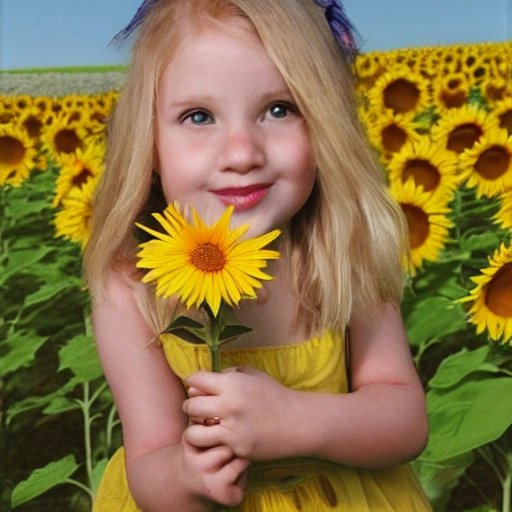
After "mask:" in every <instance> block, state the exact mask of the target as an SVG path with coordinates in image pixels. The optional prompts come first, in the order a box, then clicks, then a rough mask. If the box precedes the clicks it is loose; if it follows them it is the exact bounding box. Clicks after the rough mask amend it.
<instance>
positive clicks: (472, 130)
mask: <svg viewBox="0 0 512 512" xmlns="http://www.w3.org/2000/svg"><path fill="white" fill-rule="evenodd" d="M481 135H482V129H481V128H480V127H479V126H478V125H476V124H474V123H467V124H461V125H460V126H457V127H456V128H454V129H453V130H452V131H451V133H450V135H449V136H448V143H447V144H446V148H447V149H449V150H450V151H455V153H462V152H463V151H464V150H465V149H467V148H470V147H472V146H473V144H474V143H475V142H476V141H477V140H478V139H479V138H480V136H481Z"/></svg>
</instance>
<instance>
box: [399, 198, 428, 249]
mask: <svg viewBox="0 0 512 512" xmlns="http://www.w3.org/2000/svg"><path fill="white" fill-rule="evenodd" d="M401 206H402V210H403V211H404V213H405V218H406V219H407V225H408V226H409V244H410V246H411V249H416V248H417V247H420V246H421V245H423V244H424V243H425V240H426V239H427V237H428V234H429V231H430V224H429V222H428V215H427V214H426V213H425V212H424V211H423V210H422V209H421V208H418V207H417V206H413V205H411V204H402V205H401Z"/></svg>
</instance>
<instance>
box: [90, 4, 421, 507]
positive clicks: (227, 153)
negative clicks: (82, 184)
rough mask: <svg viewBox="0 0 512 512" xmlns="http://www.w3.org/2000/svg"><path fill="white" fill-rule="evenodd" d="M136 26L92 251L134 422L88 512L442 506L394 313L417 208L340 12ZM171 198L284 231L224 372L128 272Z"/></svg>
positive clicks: (102, 311)
mask: <svg viewBox="0 0 512 512" xmlns="http://www.w3.org/2000/svg"><path fill="white" fill-rule="evenodd" d="M131 25H132V26H133V25H140V27H139V34H138V38H137V41H136V43H135V46H134V50H133V60H132V65H131V70H130V72H129V75H128V79H127V83H126V85H125V87H124V90H123V92H122V94H121V97H120V99H119V103H118V105H117V108H116V111H115V115H114V118H113V122H112V126H111V129H110V140H109V153H108V158H107V166H106V172H105V174H104V176H103V181H102V182H101V184H100V187H99V190H98V194H97V199H96V205H95V212H94V219H93V231H92V236H91V239H90V242H89V244H88V247H87V251H86V255H85V268H86V275H87V279H88V283H89V286H90V289H91V292H92V294H93V297H94V313H93V321H94V329H95V334H96V339H97V344H98V350H99V354H100V357H101V361H102V364H103V368H104V371H105V375H106V377H107V379H108V382H109V384H110V387H111V389H112V392H113V395H114V399H115V402H116V405H117V408H118V411H119V415H120V418H121V422H122V426H123V438H124V449H121V450H119V451H118V452H117V453H116V454H115V455H114V457H113V459H112V460H111V462H110V464H109V466H108V468H107V470H106V472H105V475H104V477H103V481H102V484H101V487H100V489H99V492H98V497H97V500H96V504H95V511H101V512H103V511H104V512H118V511H123V512H134V511H136V510H139V509H140V510H143V511H144V512H159V511H165V512H171V511H180V512H181V511H188V512H195V511H198V512H199V511H207V510H219V507H220V508H221V509H223V508H226V507H236V510H240V511H251V512H268V511H271V512H287V511H305V512H319V511H320V512H321V511H326V510H337V511H353V512H356V511H357V512H364V511H382V512H385V511H389V512H391V511H395V512H398V511H401V512H412V511H416V512H419V511H428V510H430V507H429V504H428V501H427V499H426V497H425V495H424V494H423V492H422V490H421V488H420V486H419V484H418V482H417V480H416V479H415V477H414V475H413V473H412V471H411V469H410V468H409V466H408V465H407V464H406V463H407V461H409V460H411V459H412V458H414V457H415V456H417V455H418V454H419V453H420V452H421V450H422V449H423V447H424V445H425V442H426V439H427V420H426V414H425V402H424V395H423V390H422V387H421V385H420V382H419V380H418V378H417V375H416V372H415V368H414V366H413V363H412V362H411V357H410V354H409V347H408V343H407V340H406V337H405V334H404V328H403V325H402V321H401V317H400V313H399V309H398V305H399V302H400V298H401V291H402V285H403V276H402V271H401V260H402V258H403V253H404V247H405V246H406V237H405V234H404V233H405V227H404V226H405V224H404V220H403V218H402V215H401V211H400V210H399V208H398V207H397V206H396V205H395V204H394V203H393V202H392V201H391V200H390V198H389V196H388V194H387V191H386V188H385V186H384V184H383V180H382V177H381V175H380V171H379V169H378V167H377V165H376V163H375V161H374V159H373V156H372V153H371V151H370V150H369V148H368V146H367V143H366V141H365V138H364V136H363V134H362V132H361V130H360V128H359V124H358V120H357V116H356V110H355V107H354V98H353V81H352V77H351V72H350V54H351V52H352V51H353V45H352V38H351V35H350V33H349V32H348V31H347V27H348V24H347V23H346V20H345V19H344V18H343V12H342V10H341V7H340V6H339V4H336V3H335V2H333V1H331V2H329V1H320V0H146V2H145V3H144V5H143V9H142V10H139V12H138V14H137V17H136V19H135V21H134V22H133V23H132V24H131ZM130 30H131V28H130ZM175 200H178V201H179V202H180V203H181V204H182V205H184V204H187V203H188V204H190V205H192V206H193V207H194V208H195V209H196V210H197V211H198V212H199V214H200V215H201V217H202V218H203V219H205V220H206V221H208V222H212V221H214V220H216V219H218V218H219V217H220V216H221V215H222V213H223V212H224V211H225V209H226V206H227V205H233V206H234V207H235V209H234V214H233V217H232V224H231V227H235V226H239V225H241V224H249V225H250V229H249V231H248V234H247V236H250V237H256V236H259V235H262V234H264V233H266V232H268V231H270V230H273V229H276V228H279V229H281V230H282V235H281V236H280V237H279V238H278V239H277V241H276V242H275V243H274V244H273V247H272V248H275V249H277V250H279V251H280V253H281V258H280V259H279V260H277V261H273V262H272V264H271V265H270V266H269V268H268V272H269V273H270V274H272V275H273V276H274V277H275V279H274V280H273V281H270V282H268V283H266V284H265V286H264V288H263V289H262V290H261V293H259V294H258V299H257V300H244V301H242V302H241V304H240V307H239V308H234V309H233V310H232V311H230V312H229V314H230V320H232V321H233V323H239V324H242V325H245V326H248V327H250V328H252V331H251V332H250V333H248V334H244V335H242V336H240V337H239V338H238V339H236V340H235V341H233V342H231V343H230V344H229V345H227V346H224V347H225V348H224V349H223V366H224V368H225V370H224V371H223V372H221V373H213V372H211V371H209V370H210V368H211V367H210V361H209V357H208V352H207V348H206V347H205V346H204V345H198V344H194V343H191V342H190V340H189V341H186V340H183V339H180V338H178V337H177V336H174V335H171V334H161V335H159V333H161V332H162V331H163V330H164V329H165V327H166V326H167V325H168V323H169V320H170V318H171V316H172V313H173V312H174V311H175V309H176V301H163V300H159V301H157V300H155V299H154V289H153V287H151V286H147V285H144V284H142V283H141V277H142V276H141V274H140V272H138V271H137V270H136V267H135V263H136V257H135V254H136V252H137V246H136V244H137V242H136V238H137V237H138V236H139V235H138V234H137V233H136V232H135V230H134V223H135V221H136V220H140V219H145V220H144V222H147V218H148V216H149V213H151V212H153V211H161V210H162V209H163V208H164V207H165V205H166V204H167V203H171V202H173V201H175ZM187 314H194V311H187ZM155 339H156V341H155ZM347 354H348V355H347Z"/></svg>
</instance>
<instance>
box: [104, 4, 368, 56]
mask: <svg viewBox="0 0 512 512" xmlns="http://www.w3.org/2000/svg"><path fill="white" fill-rule="evenodd" d="M157 2H158V0H144V1H143V2H142V4H141V6H140V7H139V8H138V9H137V12H136V13H135V16H134V17H133V18H132V19H131V21H130V23H128V25H126V27H125V28H123V29H122V30H121V31H120V32H118V33H117V34H116V35H115V36H114V38H113V39H112V41H114V42H119V41H124V40H125V39H127V38H128V37H129V35H130V34H131V33H132V32H133V31H134V30H135V29H136V28H137V27H138V26H139V25H140V24H141V23H142V21H143V20H144V18H145V17H146V16H147V14H148V12H149V11H150V10H151V8H152V7H153V5H154V4H156V3H157ZM315 2H316V4H317V5H318V6H320V7H322V8H323V9H324V10H325V17H326V19H327V22H328V23H329V26H330V27H331V32H332V33H333V35H334V37H335V39H336V41H337V42H338V44H339V46H340V48H341V49H342V51H343V53H344V54H345V55H347V56H348V57H349V58H350V59H354V58H355V57H356V55H357V53H358V49H357V44H356V37H355V36H356V35H357V30H356V28H355V27H354V25H353V23H352V22H351V21H350V20H349V19H348V17H347V15H346V14H345V10H344V9H343V6H342V5H341V3H340V1H339V0H315Z"/></svg>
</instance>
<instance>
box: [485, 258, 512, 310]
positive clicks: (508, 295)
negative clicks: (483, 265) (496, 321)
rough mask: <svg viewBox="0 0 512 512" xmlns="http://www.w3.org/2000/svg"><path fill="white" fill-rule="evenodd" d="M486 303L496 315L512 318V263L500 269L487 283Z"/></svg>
mask: <svg viewBox="0 0 512 512" xmlns="http://www.w3.org/2000/svg"><path fill="white" fill-rule="evenodd" d="M485 305H486V306H487V307H488V308H489V310H490V311H491V312H492V313H494V314H495V315H498V316H501V317H504V318H512V263H507V264H506V265H505V266H504V267H502V268H501V269H500V270H498V272H496V274H495V275H494V277H493V278H492V279H491V281H490V282H489V284H488V285H487V293H486V294H485Z"/></svg>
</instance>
